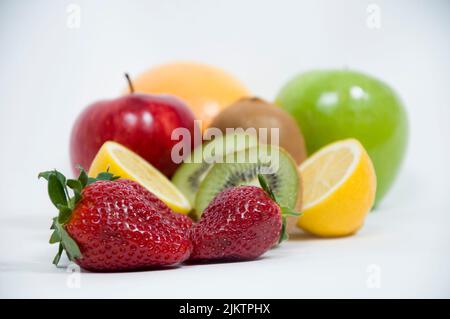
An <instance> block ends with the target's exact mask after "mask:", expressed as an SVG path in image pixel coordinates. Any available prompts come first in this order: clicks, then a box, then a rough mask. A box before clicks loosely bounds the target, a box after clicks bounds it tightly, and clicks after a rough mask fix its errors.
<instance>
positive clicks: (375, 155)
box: [276, 70, 408, 203]
mask: <svg viewBox="0 0 450 319" xmlns="http://www.w3.org/2000/svg"><path fill="white" fill-rule="evenodd" d="M276 104H277V105H279V106H281V107H282V108H284V109H285V110H286V111H288V112H289V113H290V114H291V115H292V116H293V117H294V118H295V119H296V120H297V123H298V124H299V125H300V127H301V130H302V132H303V134H304V137H305V140H306V146H307V149H308V153H309V154H311V153H313V152H315V151H316V150H317V149H319V148H321V147H322V146H324V145H326V144H329V143H331V142H333V141H336V140H340V139H345V138H349V137H354V138H356V139H358V140H359V141H360V142H361V143H362V144H363V145H364V147H365V148H366V150H367V151H368V153H369V155H370V157H371V159H372V162H373V164H374V166H375V171H376V175H377V195H376V202H377V203H378V202H379V201H380V200H381V199H382V198H383V196H384V195H385V194H386V193H387V191H388V190H389V188H390V187H391V185H392V183H393V182H394V180H395V177H396V175H397V172H398V170H399V168H400V165H401V162H402V159H403V157H404V155H405V150H406V145H407V142H408V119H407V116H406V112H405V109H404V107H403V104H402V102H401V101H400V99H399V97H398V96H397V95H396V93H395V92H394V91H393V90H392V89H391V88H390V87H389V86H388V85H387V84H385V83H383V82H382V81H380V80H378V79H376V78H373V77H371V76H368V75H366V74H363V73H359V72H355V71H349V70H321V71H311V72H307V73H304V74H301V75H299V76H297V77H295V78H294V79H292V80H291V81H290V82H288V83H287V84H286V85H285V86H284V87H283V88H282V89H281V91H280V93H279V95H278V97H277V99H276Z"/></svg>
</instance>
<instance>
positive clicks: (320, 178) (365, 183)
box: [297, 139, 376, 237]
mask: <svg viewBox="0 0 450 319" xmlns="http://www.w3.org/2000/svg"><path fill="white" fill-rule="evenodd" d="M299 170H300V174H301V175H302V178H303V186H304V188H303V214H302V216H301V217H300V218H299V219H298V221H297V226H298V227H300V228H302V229H303V230H305V231H307V232H309V233H312V234H315V235H318V236H323V237H336V236H346V235H350V234H353V233H354V232H356V231H357V230H358V229H359V228H360V227H361V226H362V225H363V223H364V219H365V217H366V215H367V213H368V212H369V211H370V209H371V208H372V205H373V203H374V199H375V192H376V176H375V171H374V168H373V164H372V162H371V160H370V158H369V155H368V154H367V152H366V150H365V149H364V147H363V146H362V145H361V143H360V142H359V141H357V140H355V139H347V140H342V141H338V142H335V143H332V144H329V145H327V146H325V147H324V148H322V149H320V150H319V151H317V152H316V153H315V154H313V155H312V156H311V157H310V158H308V159H307V160H306V161H305V162H303V163H302V165H300V167H299Z"/></svg>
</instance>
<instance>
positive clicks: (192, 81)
mask: <svg viewBox="0 0 450 319" xmlns="http://www.w3.org/2000/svg"><path fill="white" fill-rule="evenodd" d="M133 86H134V90H135V92H141V93H166V94H172V95H176V96H178V97H179V98H181V99H182V100H183V101H184V102H185V103H187V104H188V105H189V106H190V107H191V109H192V111H193V112H194V114H195V116H196V119H197V120H202V121H203V123H202V128H203V130H204V129H206V128H207V127H208V125H209V124H210V122H211V120H212V119H213V118H214V117H215V116H216V115H217V114H218V113H220V111H221V110H222V109H224V108H225V107H227V106H228V105H230V104H231V103H233V102H235V101H236V100H238V99H240V98H242V97H245V96H248V95H249V91H248V90H247V88H246V87H245V86H244V85H243V84H242V83H241V82H239V81H238V80H237V79H236V78H234V77H233V76H232V75H230V74H228V73H226V72H225V71H223V70H222V69H219V68H217V67H213V66H210V65H206V64H202V63H196V62H175V63H169V64H163V65H160V66H157V67H154V68H152V69H150V70H148V71H147V72H145V73H142V74H141V75H139V76H138V77H136V78H135V79H133Z"/></svg>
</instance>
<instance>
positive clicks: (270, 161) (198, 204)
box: [195, 145, 301, 215]
mask: <svg viewBox="0 0 450 319" xmlns="http://www.w3.org/2000/svg"><path fill="white" fill-rule="evenodd" d="M230 160H231V157H230ZM230 160H229V161H227V162H226V163H216V164H214V165H213V167H212V168H211V170H210V171H209V172H208V174H207V175H206V177H205V179H204V180H203V182H202V183H201V184H200V188H199V191H198V193H197V196H196V199H195V211H196V213H197V214H198V215H201V212H203V210H204V209H205V208H206V207H207V206H208V204H209V203H210V202H211V200H212V199H213V198H214V197H216V195H217V194H218V193H220V192H221V191H223V190H224V189H226V188H229V187H234V186H239V185H253V186H258V187H259V186H260V184H259V181H258V174H262V175H264V177H265V179H266V180H267V182H268V184H269V186H270V188H271V189H272V191H273V193H274V194H275V196H276V198H277V200H278V203H279V204H280V206H283V207H288V208H295V207H296V205H297V200H298V198H299V197H300V198H301V194H299V193H301V187H300V178H299V174H298V170H297V167H296V164H295V161H294V160H293V159H292V157H291V156H290V155H289V154H288V153H287V152H286V151H285V150H283V149H282V148H278V147H276V146H274V145H259V146H257V147H252V148H249V149H246V150H243V151H239V152H236V153H234V154H233V161H230ZM297 207H298V206H297Z"/></svg>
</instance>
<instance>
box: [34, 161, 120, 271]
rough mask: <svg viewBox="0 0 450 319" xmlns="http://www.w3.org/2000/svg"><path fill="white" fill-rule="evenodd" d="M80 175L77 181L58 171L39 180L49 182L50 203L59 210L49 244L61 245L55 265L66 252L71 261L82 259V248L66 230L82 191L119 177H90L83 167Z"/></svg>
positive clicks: (54, 220)
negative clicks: (70, 192) (91, 185)
mask: <svg viewBox="0 0 450 319" xmlns="http://www.w3.org/2000/svg"><path fill="white" fill-rule="evenodd" d="M78 168H79V170H80V174H79V176H78V178H77V179H66V177H65V176H64V175H63V174H62V173H60V172H58V171H57V170H52V171H45V172H41V173H39V175H38V178H44V179H45V180H47V182H48V184H47V190H48V195H49V197H50V201H51V202H52V203H53V205H55V207H56V208H57V209H58V211H59V213H58V216H56V217H54V218H53V219H52V225H51V227H50V229H52V230H53V233H52V235H51V236H50V240H49V243H50V244H56V243H59V247H58V253H57V254H56V256H55V258H54V259H53V264H54V265H56V266H57V265H58V263H59V260H60V259H61V255H62V252H63V251H65V252H66V254H67V257H68V258H69V260H70V261H74V260H75V259H77V258H82V255H81V251H80V248H79V247H78V245H77V243H76V242H75V241H74V240H73V239H72V237H70V235H69V234H68V233H67V231H66V229H65V225H66V224H67V222H68V221H69V220H70V218H71V216H72V212H73V209H74V208H75V206H76V204H77V203H78V202H79V201H80V200H81V192H82V190H83V189H84V188H85V187H86V186H88V185H90V184H92V183H94V182H96V181H99V180H108V181H114V180H116V179H118V178H119V176H114V174H111V173H109V172H108V170H107V171H106V172H102V173H100V174H98V175H97V177H95V178H92V177H88V175H87V173H86V171H85V170H84V169H83V167H81V166H79V167H78ZM69 189H70V190H71V191H72V196H70V194H69Z"/></svg>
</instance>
